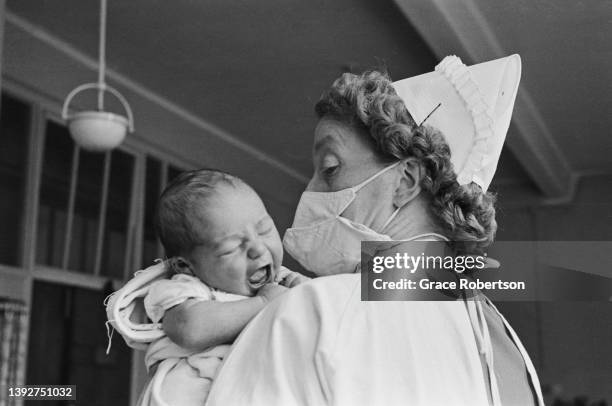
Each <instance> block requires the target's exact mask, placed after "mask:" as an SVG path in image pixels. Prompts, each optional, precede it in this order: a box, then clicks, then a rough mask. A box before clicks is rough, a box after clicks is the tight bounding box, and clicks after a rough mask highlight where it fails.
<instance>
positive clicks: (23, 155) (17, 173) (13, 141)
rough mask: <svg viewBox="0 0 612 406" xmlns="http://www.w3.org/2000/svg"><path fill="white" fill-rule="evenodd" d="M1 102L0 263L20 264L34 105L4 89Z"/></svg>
mask: <svg viewBox="0 0 612 406" xmlns="http://www.w3.org/2000/svg"><path fill="white" fill-rule="evenodd" d="M0 104H1V105H2V111H0V224H1V225H2V226H1V228H0V230H1V231H0V263H3V264H8V265H18V264H19V262H20V252H19V251H20V247H21V244H20V243H21V240H22V235H21V220H22V216H23V207H24V192H25V183H26V164H27V139H28V132H29V121H30V107H29V106H28V105H27V104H25V103H22V102H21V101H19V100H16V99H14V98H12V97H10V96H8V95H6V94H4V93H3V94H2V100H1V101H0Z"/></svg>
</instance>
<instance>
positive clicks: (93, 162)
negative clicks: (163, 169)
mask: <svg viewBox="0 0 612 406" xmlns="http://www.w3.org/2000/svg"><path fill="white" fill-rule="evenodd" d="M68 136H69V135H68ZM103 175H104V154H101V153H94V152H87V151H85V150H81V151H80V152H79V171H78V177H77V188H76V196H75V202H74V218H73V220H72V232H71V239H70V257H69V258H70V259H69V261H68V269H71V270H73V271H79V272H85V273H93V272H94V266H95V265H94V264H95V258H96V239H97V236H98V227H99V221H98V220H99V219H98V217H99V215H100V205H101V202H102V183H103V182H102V180H103ZM67 200H68V196H66V201H67Z"/></svg>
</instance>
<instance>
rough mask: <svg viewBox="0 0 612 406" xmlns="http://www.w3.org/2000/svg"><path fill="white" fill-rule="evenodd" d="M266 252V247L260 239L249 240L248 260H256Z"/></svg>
mask: <svg viewBox="0 0 612 406" xmlns="http://www.w3.org/2000/svg"><path fill="white" fill-rule="evenodd" d="M265 252H266V246H265V245H264V243H263V241H262V240H261V239H260V238H256V239H254V240H251V241H250V243H249V249H248V251H247V255H248V257H249V258H250V259H257V258H259V257H260V256H262V255H263V254H265Z"/></svg>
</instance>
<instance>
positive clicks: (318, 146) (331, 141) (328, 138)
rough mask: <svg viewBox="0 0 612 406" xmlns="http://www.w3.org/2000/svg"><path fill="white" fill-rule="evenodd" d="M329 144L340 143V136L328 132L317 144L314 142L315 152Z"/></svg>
mask: <svg viewBox="0 0 612 406" xmlns="http://www.w3.org/2000/svg"><path fill="white" fill-rule="evenodd" d="M328 144H339V142H338V137H334V136H333V135H331V134H328V135H326V136H325V137H323V138H321V139H320V140H319V141H317V142H315V144H314V152H315V154H316V153H317V152H318V151H319V150H320V149H321V148H323V146H326V145H328Z"/></svg>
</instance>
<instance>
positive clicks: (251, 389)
mask: <svg viewBox="0 0 612 406" xmlns="http://www.w3.org/2000/svg"><path fill="white" fill-rule="evenodd" d="M520 70H521V64H520V58H519V57H518V55H513V56H509V57H506V58H501V59H498V60H494V61H490V62H486V63H481V64H477V65H473V66H470V67H467V66H465V65H464V64H463V63H462V62H461V61H460V60H459V59H458V58H457V57H447V58H445V59H444V60H443V61H442V62H441V63H440V64H439V65H438V66H437V67H436V69H435V70H434V71H433V72H430V73H427V74H425V75H421V76H417V77H413V78H409V79H405V80H402V81H399V82H396V83H392V82H391V81H390V79H389V78H388V77H387V76H386V75H384V74H381V73H379V72H367V73H364V74H362V75H353V74H348V73H345V74H343V75H342V76H341V77H340V78H338V79H337V80H336V81H335V82H334V83H333V84H332V86H331V88H330V89H328V90H327V91H326V92H325V93H324V95H323V96H322V98H321V99H320V100H319V102H318V103H317V105H316V107H315V110H316V113H317V115H318V117H319V122H318V125H317V127H316V129H315V136H314V144H313V159H314V166H315V173H314V175H313V177H312V179H311V180H310V183H309V184H308V187H307V189H306V191H305V192H304V194H303V196H302V198H301V200H300V203H299V205H298V208H297V212H296V215H295V220H294V225H293V227H292V228H291V229H289V230H288V231H287V233H286V235H285V238H284V244H285V248H286V249H287V251H288V252H289V253H290V254H291V255H292V256H293V257H294V258H296V259H297V260H298V261H300V263H301V264H302V265H303V266H304V267H305V268H307V269H308V270H310V271H312V272H314V273H315V274H317V275H319V276H325V277H322V278H317V279H315V280H313V281H311V282H309V283H306V284H303V285H300V286H298V287H296V288H294V289H292V290H291V291H290V292H289V293H288V294H286V295H284V296H283V297H281V298H279V299H278V300H275V301H274V302H272V303H271V304H270V305H269V306H268V307H267V308H266V309H265V310H264V311H263V312H262V313H260V314H259V315H258V317H256V318H255V319H254V320H253V321H252V322H251V324H250V325H249V326H247V328H246V329H245V330H244V331H243V333H242V335H241V336H240V337H239V339H238V340H237V342H236V343H235V344H234V349H233V350H232V352H231V353H230V355H229V357H228V358H227V359H226V361H225V364H224V366H223V367H222V369H221V371H220V374H219V376H218V377H217V379H216V380H215V383H214V385H213V388H212V391H211V393H210V397H209V399H208V403H207V404H209V405H224V406H227V405H379V404H380V405H495V406H498V405H543V401H542V395H541V392H540V385H539V382H538V377H537V374H536V372H535V370H534V367H533V364H532V363H531V360H530V359H529V356H528V355H527V353H526V351H525V349H524V348H523V346H522V344H521V342H520V340H519V339H518V337H517V336H516V334H515V333H514V331H513V330H512V328H511V327H510V325H509V324H508V323H507V321H506V320H505V319H504V318H503V316H502V315H501V314H500V313H499V312H498V311H497V310H496V308H495V307H494V306H493V304H492V303H491V302H490V301H489V300H488V299H487V298H486V297H484V295H482V293H479V292H476V294H477V296H478V298H479V300H465V295H461V297H460V298H459V299H458V300H457V301H454V302H453V301H436V302H434V301H428V302H423V301H412V302H362V301H361V300H360V276H359V275H358V274H357V273H356V272H358V271H359V259H360V241H363V240H381V241H386V240H401V241H409V240H442V241H447V242H448V244H449V245H450V246H451V247H452V248H453V249H454V251H455V252H456V253H458V254H479V253H482V252H483V251H484V250H485V249H486V248H487V247H488V246H489V244H491V242H492V241H493V239H494V236H495V231H496V222H495V208H494V197H493V195H492V194H491V193H489V192H487V189H488V187H489V184H490V182H491V180H492V177H493V174H494V172H495V169H496V167H497V162H498V159H499V155H500V152H501V149H502V145H503V142H504V139H505V136H506V132H507V130H508V126H509V123H510V117H511V114H512V108H513V105H514V100H515V97H516V93H517V89H518V83H519V79H520ZM397 250H398V252H399V251H401V246H400V247H398V248H397ZM387 255H392V253H391V254H389V253H387ZM471 293H473V292H471ZM434 294H435V293H434Z"/></svg>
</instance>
